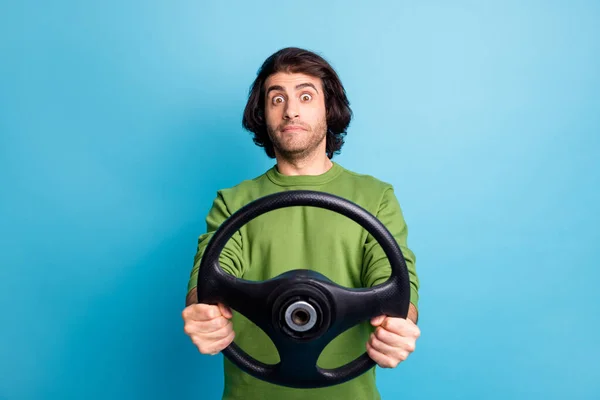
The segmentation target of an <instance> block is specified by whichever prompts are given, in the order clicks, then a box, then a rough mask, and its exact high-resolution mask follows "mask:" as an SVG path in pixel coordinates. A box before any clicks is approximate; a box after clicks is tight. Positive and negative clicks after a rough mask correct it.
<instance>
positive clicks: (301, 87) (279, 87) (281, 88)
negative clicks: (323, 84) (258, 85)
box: [265, 82, 319, 95]
mask: <svg viewBox="0 0 600 400" xmlns="http://www.w3.org/2000/svg"><path fill="white" fill-rule="evenodd" d="M306 87H310V88H313V89H314V90H315V92H317V93H319V91H318V90H317V88H316V87H315V85H313V84H312V83H309V82H307V83H301V84H299V85H296V90H300V89H303V88H306ZM273 90H280V91H282V92H285V89H284V88H283V87H282V86H279V85H273V86H270V87H269V89H267V93H265V94H266V95H268V94H269V92H271V91H273Z"/></svg>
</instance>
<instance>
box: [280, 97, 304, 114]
mask: <svg viewBox="0 0 600 400" xmlns="http://www.w3.org/2000/svg"><path fill="white" fill-rule="evenodd" d="M299 116H300V110H299V107H298V102H297V101H296V100H295V99H289V100H288V102H287V103H286V107H285V112H284V114H283V117H284V118H285V119H296V118H298V117H299Z"/></svg>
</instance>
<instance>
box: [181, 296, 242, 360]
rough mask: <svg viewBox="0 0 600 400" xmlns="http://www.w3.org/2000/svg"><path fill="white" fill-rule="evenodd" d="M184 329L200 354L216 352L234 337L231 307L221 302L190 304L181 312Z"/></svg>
mask: <svg viewBox="0 0 600 400" xmlns="http://www.w3.org/2000/svg"><path fill="white" fill-rule="evenodd" d="M182 317H183V319H184V321H185V325H184V331H185V333H186V334H187V335H188V336H189V337H190V338H191V340H192V342H193V343H194V344H195V345H196V347H197V348H198V351H200V353H202V354H212V355H214V354H217V353H219V352H221V351H222V350H223V349H224V348H226V347H227V346H229V345H230V344H231V343H232V342H233V340H234V338H235V333H234V331H233V324H232V322H231V321H230V319H231V318H232V317H233V313H232V311H231V309H230V308H229V307H227V306H225V305H223V304H218V305H216V306H214V305H209V304H200V303H199V304H192V305H190V306H188V307H186V308H185V309H184V310H183V312H182Z"/></svg>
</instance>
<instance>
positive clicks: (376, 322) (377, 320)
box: [371, 315, 385, 326]
mask: <svg viewBox="0 0 600 400" xmlns="http://www.w3.org/2000/svg"><path fill="white" fill-rule="evenodd" d="M384 320H385V315H380V316H378V317H374V318H371V325H373V326H379V325H381V324H382V323H383V321H384Z"/></svg>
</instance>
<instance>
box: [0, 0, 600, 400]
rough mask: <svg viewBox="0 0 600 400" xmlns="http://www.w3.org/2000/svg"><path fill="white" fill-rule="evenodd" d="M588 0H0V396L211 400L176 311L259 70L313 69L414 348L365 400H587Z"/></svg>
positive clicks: (594, 22)
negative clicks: (283, 61) (364, 179)
mask: <svg viewBox="0 0 600 400" xmlns="http://www.w3.org/2000/svg"><path fill="white" fill-rule="evenodd" d="M599 19H600V3H598V2H595V1H569V2H567V1H563V2H559V1H531V2H527V4H524V3H523V2H517V1H502V2H500V1H498V2H494V3H492V2H485V3H483V2H476V1H457V2H452V5H449V4H448V3H447V2H442V1H437V2H436V1H426V2H407V1H389V0H388V1H375V2H371V3H370V4H369V5H367V4H366V2H360V3H359V2H356V3H355V4H352V3H348V2H341V1H338V2H317V1H304V2H284V3H272V2H267V1H253V2H237V3H235V2H227V3H226V2H217V1H210V2H207V1H204V2H192V1H170V2H156V1H144V2H142V1H134V0H130V1H125V2H121V1H104V2H95V3H90V2H75V1H71V2H67V1H58V2H52V4H50V3H42V2H37V3H36V2H33V1H21V2H11V4H9V3H8V2H5V3H3V6H2V11H1V12H0V183H1V186H0V246H1V247H0V249H1V257H0V260H1V261H0V262H1V268H0V304H1V306H2V307H1V312H0V327H1V328H0V344H1V345H0V398H2V399H11V400H12V399H83V398H85V399H107V398H111V399H140V398H144V399H167V398H177V399H200V398H202V399H217V398H219V396H220V393H221V390H222V383H223V379H222V370H221V363H222V356H221V355H219V356H215V357H209V356H202V355H200V354H199V353H198V352H197V351H196V349H195V347H193V345H192V343H191V342H190V340H189V338H188V337H187V336H185V334H184V332H183V321H182V319H181V311H182V309H183V303H184V296H185V290H186V285H187V279H188V275H189V271H190V268H191V265H192V259H193V256H194V252H195V246H196V240H197V237H198V236H199V235H200V234H201V233H202V232H203V230H204V228H205V222H204V218H205V215H206V213H207V212H208V209H209V207H210V204H211V202H212V200H213V198H214V196H215V194H216V191H217V190H218V189H220V188H223V187H228V186H232V185H235V184H237V183H238V182H239V181H241V180H243V179H247V178H252V177H255V176H256V175H259V174H261V173H262V172H264V170H265V169H267V168H269V167H270V166H272V165H273V161H272V160H270V159H268V158H267V157H266V155H264V152H263V150H262V149H260V148H258V147H256V146H254V144H253V143H252V141H251V136H250V134H249V133H247V132H245V131H243V130H242V128H241V116H242V110H243V107H244V105H245V101H246V96H247V92H248V88H249V86H250V84H251V82H252V80H253V79H254V77H255V73H256V71H257V69H258V67H259V65H260V64H261V63H262V62H263V60H264V59H265V58H266V57H267V56H269V55H270V54H271V53H273V52H275V51H276V50H278V49H280V48H282V47H286V46H300V47H305V48H308V49H311V50H314V51H317V52H319V53H320V54H322V55H324V56H325V57H326V58H327V59H328V60H329V61H330V62H331V63H332V65H333V66H334V68H336V69H337V71H338V73H339V74H340V76H341V79H342V82H343V83H344V85H345V87H346V90H347V92H348V95H349V98H350V101H351V103H352V108H353V111H354V113H355V119H354V120H353V122H352V124H351V127H350V129H349V133H348V136H347V143H346V145H345V146H344V149H343V152H342V155H341V156H338V157H336V158H335V160H336V161H338V162H339V163H341V164H342V165H344V166H345V167H347V168H349V169H351V170H355V171H357V172H362V173H369V174H373V175H375V176H377V177H378V178H380V179H382V180H386V181H388V182H391V183H393V184H394V186H395V187H396V190H397V195H398V197H399V199H400V202H401V205H402V207H403V210H404V212H405V217H406V219H407V222H408V225H409V231H410V234H409V245H410V246H411V248H412V249H413V250H414V251H415V253H416V254H417V257H418V261H417V267H418V272H419V274H420V278H421V284H422V288H421V291H420V294H421V302H420V309H421V319H420V327H421V330H422V336H421V338H420V339H419V341H418V344H417V350H416V352H415V353H414V354H413V355H411V356H410V358H409V360H408V361H406V362H405V363H404V364H401V365H400V366H399V367H398V368H397V369H395V370H379V377H380V380H379V386H380V388H381V392H382V395H383V398H384V399H442V398H443V399H454V398H456V399H458V398H460V399H508V398H510V399H567V398H568V399H592V398H600V372H599V368H598V358H599V357H600V339H598V338H599V337H600V334H598V331H599V330H600V310H599V307H598V306H599V304H600V294H598V290H597V281H598V280H599V279H600V273H599V272H598V269H597V266H598V258H599V257H600V250H599V246H598V239H600V235H599V234H598V225H599V222H600V218H599V215H600V213H599V211H600V210H599V208H600V207H599V204H600V195H599V192H600V191H599V187H600V166H599V159H600V138H599V136H600V97H599V93H600V73H599V71H600V24H598V21H599Z"/></svg>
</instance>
